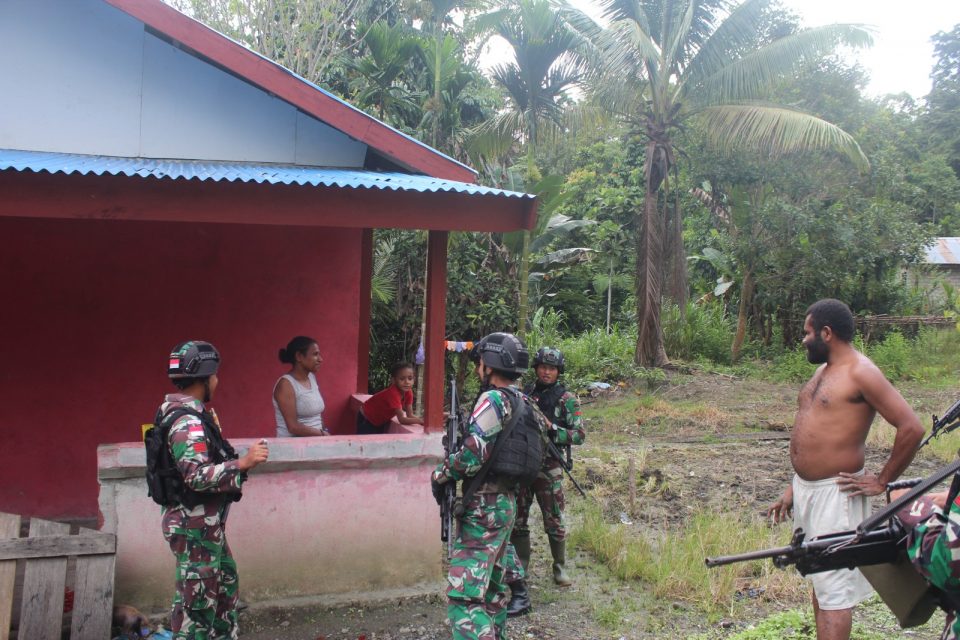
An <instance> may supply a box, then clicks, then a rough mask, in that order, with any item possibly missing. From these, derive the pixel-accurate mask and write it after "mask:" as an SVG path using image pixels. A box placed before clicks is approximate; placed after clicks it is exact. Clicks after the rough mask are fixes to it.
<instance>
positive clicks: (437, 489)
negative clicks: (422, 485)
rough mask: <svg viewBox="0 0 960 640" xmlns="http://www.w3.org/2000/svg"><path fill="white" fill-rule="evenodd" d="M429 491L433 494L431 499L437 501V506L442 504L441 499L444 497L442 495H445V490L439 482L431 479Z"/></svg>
mask: <svg viewBox="0 0 960 640" xmlns="http://www.w3.org/2000/svg"><path fill="white" fill-rule="evenodd" d="M430 490H431V491H432V492H433V499H434V500H436V501H437V504H443V497H444V494H445V493H446V489H445V488H444V486H443V485H442V484H440V483H439V482H437V481H436V480H434V479H433V478H431V479H430Z"/></svg>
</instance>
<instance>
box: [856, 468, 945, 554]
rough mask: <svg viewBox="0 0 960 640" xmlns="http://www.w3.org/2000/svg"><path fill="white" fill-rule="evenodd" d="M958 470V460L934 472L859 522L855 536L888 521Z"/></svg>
mask: <svg viewBox="0 0 960 640" xmlns="http://www.w3.org/2000/svg"><path fill="white" fill-rule="evenodd" d="M958 470H960V460H954V461H953V462H951V463H950V464H948V465H945V466H943V467H941V468H940V469H938V470H937V471H936V472H934V473H933V475H930V476H928V477H927V478H926V479H924V481H923V482H921V483H920V484H918V485H917V486H915V487H914V488H913V489H911V490H910V491H908V492H906V493H905V494H903V495H902V496H900V497H899V498H897V499H896V500H894V501H893V502H891V503H890V504H888V505H887V506H886V507H884V508H883V509H880V511H877V512H876V513H875V514H873V515H872V516H870V517H869V518H867V519H866V520H864V521H863V522H861V523H860V524H859V525H858V526H857V535H858V536H862V535H863V534H865V533H866V532H868V531H871V530H873V529H876V528H877V526H878V525H881V524H883V523H884V522H886V521H887V520H889V519H890V518H891V517H893V515H894V514H896V513H897V511H900V509H902V508H903V507H904V506H905V505H907V504H909V503H911V502H913V501H914V500H915V499H917V498H918V497H919V496H922V495H923V494H925V493H926V492H927V491H929V490H930V489H931V488H932V487H933V486H935V485H937V484H939V483H940V482H942V481H943V480H945V479H946V478H947V477H948V476H950V475H952V474H954V473H956V472H957V471H958ZM954 484H956V483H954ZM957 488H958V489H960V486H958V487H957ZM951 493H953V485H951ZM948 504H949V503H948Z"/></svg>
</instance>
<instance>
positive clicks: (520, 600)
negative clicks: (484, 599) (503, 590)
mask: <svg viewBox="0 0 960 640" xmlns="http://www.w3.org/2000/svg"><path fill="white" fill-rule="evenodd" d="M507 586H509V587H510V604H508V605H507V617H508V618H515V617H517V616H523V615H526V614H528V613H530V592H529V591H527V581H526V580H517V581H516V582H511V583H510V584H509V585H507Z"/></svg>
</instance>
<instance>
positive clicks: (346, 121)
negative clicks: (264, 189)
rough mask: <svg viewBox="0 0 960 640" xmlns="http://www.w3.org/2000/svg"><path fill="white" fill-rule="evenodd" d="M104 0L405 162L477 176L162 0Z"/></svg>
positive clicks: (440, 174) (430, 171)
mask: <svg viewBox="0 0 960 640" xmlns="http://www.w3.org/2000/svg"><path fill="white" fill-rule="evenodd" d="M104 1H105V2H106V3H107V4H110V5H111V6H113V7H116V8H117V9H119V10H120V11H123V12H124V13H126V14H128V15H130V16H132V17H134V18H136V19H137V20H140V21H141V22H143V23H144V24H145V25H147V26H149V27H150V28H152V29H155V30H156V31H158V32H160V33H163V34H165V35H166V36H168V37H170V38H171V39H173V40H176V41H177V42H178V43H180V44H181V45H182V46H183V47H185V48H187V49H189V50H192V51H193V52H195V53H196V54H198V55H199V56H201V57H203V58H206V59H208V60H210V61H211V62H213V63H215V64H217V65H220V66H222V67H224V68H225V69H229V70H230V71H231V72H233V73H235V74H237V75H238V76H240V77H242V78H244V79H245V80H246V81H248V82H250V83H251V84H253V85H255V86H257V87H259V88H260V89H263V90H264V91H267V92H269V93H272V94H273V95H275V96H277V97H278V98H280V99H281V100H284V101H286V102H289V103H290V104H292V105H294V106H296V107H297V108H299V109H301V110H302V111H304V112H305V113H307V114H309V115H311V116H313V117H315V118H317V119H318V120H321V121H322V122H324V123H326V124H328V125H330V126H331V127H333V128H335V129H338V130H340V131H342V132H343V133H345V134H347V135H349V136H350V137H352V138H354V139H356V140H359V141H360V142H363V143H365V144H367V145H369V146H370V147H372V148H373V149H376V150H377V151H378V152H380V153H382V154H383V155H385V156H387V157H389V158H391V159H393V160H395V161H397V162H399V163H401V164H403V165H406V166H409V167H411V168H413V169H414V170H416V171H420V172H423V173H425V174H427V175H430V176H434V177H437V178H444V179H447V180H457V181H460V182H476V180H477V172H476V171H474V170H473V169H471V168H470V167H468V166H467V165H465V164H462V163H460V162H457V161H456V160H454V159H452V158H449V157H447V156H445V155H443V154H442V153H440V152H439V151H437V150H435V149H432V148H431V147H428V146H426V145H424V144H422V143H420V142H418V141H416V140H414V139H412V138H409V137H407V136H405V135H404V134H402V133H400V132H398V131H397V130H395V129H393V128H392V127H390V126H389V125H387V124H385V123H383V122H381V121H379V120H377V119H376V118H374V117H373V116H371V115H369V114H367V113H364V112H363V111H361V110H359V109H357V108H355V107H353V106H352V105H349V104H347V103H346V102H343V101H342V100H340V99H338V98H336V97H335V96H333V95H331V94H328V93H326V92H325V91H323V90H321V89H319V88H318V87H316V86H315V85H312V84H311V83H309V82H307V81H306V80H304V79H303V78H301V77H299V76H297V75H296V74H294V73H293V72H291V71H290V70H288V69H286V68H284V67H282V66H281V65H279V64H277V63H276V62H273V61H272V60H269V59H268V58H265V57H263V56H261V55H260V54H258V53H256V52H254V51H251V50H249V49H247V48H246V47H244V46H243V45H241V44H239V43H237V42H235V41H233V40H231V39H230V38H228V37H227V36H225V35H223V34H222V33H220V32H218V31H216V30H214V29H211V28H210V27H208V26H206V25H205V24H203V23H201V22H198V21H196V20H194V19H193V18H191V17H189V16H187V15H185V14H183V13H180V12H179V11H177V10H176V9H174V8H173V7H171V6H169V5H166V4H164V3H163V2H161V1H160V0H104Z"/></svg>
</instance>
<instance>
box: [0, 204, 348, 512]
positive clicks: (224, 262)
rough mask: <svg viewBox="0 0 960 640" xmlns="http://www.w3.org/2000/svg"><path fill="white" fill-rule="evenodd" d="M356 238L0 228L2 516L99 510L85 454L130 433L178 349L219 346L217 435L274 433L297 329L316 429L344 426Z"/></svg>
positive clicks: (267, 230)
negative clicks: (278, 389)
mask: <svg viewBox="0 0 960 640" xmlns="http://www.w3.org/2000/svg"><path fill="white" fill-rule="evenodd" d="M360 235H361V231H360V230H355V229H329V228H321V227H271V226H241V225H230V224H189V223H165V222H130V221H103V220H49V219H33V220H28V219H20V218H0V238H2V239H3V248H2V250H0V300H2V301H3V303H2V304H3V310H2V312H0V335H2V336H3V346H2V347H0V356H2V366H0V407H2V409H0V434H2V435H3V438H4V446H3V447H2V448H0V510H2V511H10V512H14V513H21V514H24V515H37V516H46V517H64V516H94V515H96V513H97V460H96V447H97V445H98V444H100V443H106V442H125V441H131V440H136V439H138V438H139V434H140V426H139V425H140V424H141V423H144V422H150V421H152V419H153V415H154V413H155V411H156V408H157V406H158V404H159V402H160V401H161V400H162V398H163V394H164V393H167V392H168V391H169V390H170V389H171V388H172V387H171V386H170V384H169V382H168V381H167V380H166V377H165V373H166V370H165V363H166V356H167V354H168V353H169V350H170V348H171V347H172V346H173V345H174V344H175V343H176V342H178V341H180V340H183V339H188V338H198V339H203V340H209V341H210V342H213V343H214V344H215V345H216V346H217V347H218V348H219V349H220V351H221V354H222V356H223V364H222V368H221V375H220V388H219V389H218V392H217V397H216V398H215V401H214V402H213V406H215V407H216V409H217V412H218V414H219V415H220V418H221V421H222V423H223V426H224V430H225V432H226V434H227V436H228V437H244V436H246V437H253V436H258V435H267V436H272V435H274V430H275V427H274V421H273V408H272V406H271V403H270V394H271V391H272V388H273V384H274V382H275V381H276V379H277V377H278V376H279V375H281V374H282V373H283V372H284V370H285V367H284V365H281V364H280V363H279V361H278V360H277V351H278V349H279V348H280V347H281V346H284V345H285V344H286V342H287V340H289V339H290V338H291V337H292V336H294V335H296V334H301V333H302V334H306V335H311V336H313V337H315V338H317V340H318V341H319V343H320V349H321V353H322V354H323V357H324V368H323V369H322V370H321V372H320V374H319V376H318V378H319V383H320V388H321V390H322V392H323V395H324V399H325V400H326V403H327V410H326V412H325V415H324V417H325V419H327V420H328V422H329V424H330V425H331V426H332V427H333V428H334V430H335V431H338V430H343V429H352V428H353V416H352V415H347V401H348V399H349V397H350V394H351V393H353V392H354V391H355V390H356V389H354V386H355V382H356V378H357V374H356V370H357V369H356V354H357V341H358V326H357V325H358V321H357V319H358V279H359V255H360ZM364 330H365V329H364Z"/></svg>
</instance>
